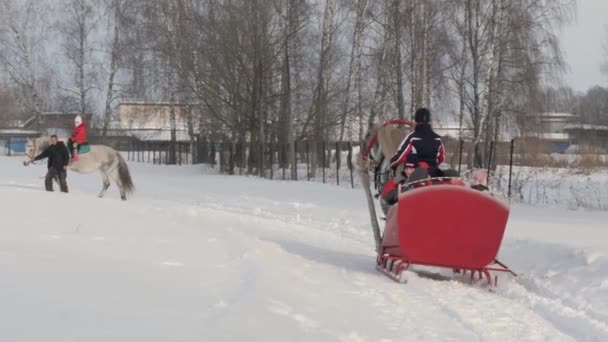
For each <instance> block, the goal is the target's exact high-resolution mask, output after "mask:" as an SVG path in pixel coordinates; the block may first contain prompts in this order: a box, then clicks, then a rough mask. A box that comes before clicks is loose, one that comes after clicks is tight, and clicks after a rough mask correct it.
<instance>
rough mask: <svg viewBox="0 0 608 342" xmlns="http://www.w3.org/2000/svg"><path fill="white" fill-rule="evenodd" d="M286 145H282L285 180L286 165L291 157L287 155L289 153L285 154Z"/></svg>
mask: <svg viewBox="0 0 608 342" xmlns="http://www.w3.org/2000/svg"><path fill="white" fill-rule="evenodd" d="M285 147H286V146H285V144H282V145H281V155H282V156H283V165H282V166H283V180H285V165H287V163H288V161H287V160H288V159H289V157H287V154H285Z"/></svg>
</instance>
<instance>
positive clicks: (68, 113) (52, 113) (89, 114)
mask: <svg viewBox="0 0 608 342" xmlns="http://www.w3.org/2000/svg"><path fill="white" fill-rule="evenodd" d="M79 114H80V112H42V113H40V115H42V116H51V115H66V116H67V115H69V116H76V115H79ZM85 116H93V114H91V113H86V114H85Z"/></svg>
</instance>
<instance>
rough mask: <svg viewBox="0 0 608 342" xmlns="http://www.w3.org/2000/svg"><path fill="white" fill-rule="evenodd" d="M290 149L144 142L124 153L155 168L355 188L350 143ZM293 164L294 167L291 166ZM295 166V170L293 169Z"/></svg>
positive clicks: (264, 145)
mask: <svg viewBox="0 0 608 342" xmlns="http://www.w3.org/2000/svg"><path fill="white" fill-rule="evenodd" d="M291 148H292V146H290V145H281V144H267V143H257V144H255V143H253V144H252V143H229V142H209V141H201V142H196V143H191V142H186V143H185V142H177V143H171V142H146V141H137V140H134V141H131V142H130V143H129V144H128V146H127V150H126V151H124V150H123V152H124V153H126V155H127V158H128V160H129V161H132V162H141V163H151V164H155V165H188V164H208V165H211V166H214V167H217V168H218V170H219V172H221V173H225V174H230V175H256V176H259V177H263V178H269V179H282V180H304V179H305V180H313V179H315V180H319V181H322V182H324V183H325V182H330V181H331V182H332V183H335V184H338V185H340V184H341V183H343V184H344V183H348V184H350V186H352V187H354V186H355V179H354V176H353V172H354V170H353V150H354V149H355V148H357V146H355V144H353V143H351V142H343V143H336V142H331V143H327V142H321V143H313V142H310V141H304V142H297V143H294V145H293V149H294V151H295V154H294V156H295V160H293V161H290V160H288V159H289V155H290V153H289V151H290V150H291ZM294 163H295V164H294ZM293 165H295V167H293Z"/></svg>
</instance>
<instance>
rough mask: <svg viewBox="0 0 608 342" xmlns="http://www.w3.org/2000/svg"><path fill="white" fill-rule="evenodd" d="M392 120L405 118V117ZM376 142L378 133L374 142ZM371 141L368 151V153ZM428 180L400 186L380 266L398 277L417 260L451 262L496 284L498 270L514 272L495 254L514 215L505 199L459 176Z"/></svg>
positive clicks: (445, 264)
mask: <svg viewBox="0 0 608 342" xmlns="http://www.w3.org/2000/svg"><path fill="white" fill-rule="evenodd" d="M403 121H404V122H401V121H399V120H393V121H390V122H389V123H387V124H395V123H406V124H409V125H411V123H410V122H409V121H406V120H403ZM375 142H376V137H375V135H374V136H373V137H372V140H371V141H370V144H374V143H375ZM370 150H371V147H368V148H367V149H366V150H365V151H364V157H367V156H368V155H369V152H370ZM424 183H425V186H422V187H417V188H413V189H411V190H408V191H401V188H400V190H399V194H398V201H397V203H396V204H394V205H392V206H391V207H390V208H388V211H387V215H386V223H385V228H384V234H383V235H382V241H381V244H380V248H379V250H378V257H377V268H378V269H379V270H381V271H382V272H384V273H385V274H387V275H388V276H389V277H391V278H392V279H394V280H396V281H400V280H401V275H402V273H403V272H404V271H406V270H408V269H409V268H410V267H411V266H412V265H422V266H432V267H442V268H450V269H452V270H454V271H456V272H458V273H470V279H471V281H473V280H475V279H482V278H483V279H485V280H486V281H487V283H488V284H490V285H491V286H496V284H497V277H496V276H495V275H494V274H493V273H494V272H506V273H509V274H511V275H514V276H515V273H514V272H513V271H511V270H510V269H509V268H508V267H507V266H506V265H504V264H503V263H501V262H499V261H498V260H497V259H496V257H497V255H498V251H499V249H500V245H501V243H502V239H503V236H504V233H505V229H506V226H507V221H508V218H509V206H508V205H507V204H506V203H504V202H502V201H501V200H500V199H498V198H496V197H494V196H492V195H490V194H488V193H486V192H481V191H478V190H474V189H471V188H469V187H467V186H465V185H464V182H463V181H462V180H461V179H460V178H458V177H457V179H452V180H450V179H436V180H432V179H427V180H425V181H424Z"/></svg>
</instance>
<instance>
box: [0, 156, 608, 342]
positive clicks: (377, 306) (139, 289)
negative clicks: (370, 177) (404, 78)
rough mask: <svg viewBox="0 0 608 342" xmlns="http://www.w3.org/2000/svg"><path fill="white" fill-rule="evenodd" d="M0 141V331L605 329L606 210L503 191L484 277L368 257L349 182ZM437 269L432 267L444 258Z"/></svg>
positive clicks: (302, 335) (589, 332) (202, 337)
mask: <svg viewBox="0 0 608 342" xmlns="http://www.w3.org/2000/svg"><path fill="white" fill-rule="evenodd" d="M20 161H21V158H8V157H0V277H1V280H0V341H243V340H248V341H252V340H253V341H422V340H426V341H436V340H441V341H607V340H608V227H607V224H606V222H607V221H608V213H603V212H585V211H564V210H557V209H535V208H531V207H526V206H520V205H516V206H514V207H513V208H512V213H511V218H510V222H509V226H508V228H507V233H506V238H505V241H504V243H503V246H502V249H501V252H500V259H501V260H502V261H503V262H505V263H507V264H508V265H509V266H511V267H512V268H513V269H514V270H515V271H517V272H519V273H520V276H519V277H518V278H517V279H513V278H510V277H506V276H503V277H501V278H500V279H499V287H498V289H497V290H496V291H495V292H490V291H488V290H487V289H485V288H483V287H480V286H470V285H466V284H463V283H462V282H458V281H446V280H436V279H430V278H428V277H421V276H418V275H416V274H414V273H409V274H408V283H407V284H397V283H395V282H393V281H392V280H389V279H388V278H387V277H386V276H384V275H383V274H381V273H379V272H377V271H376V270H375V257H374V253H373V243H372V241H373V239H372V235H371V230H370V228H369V218H368V214H367V211H366V205H365V199H364V195H363V192H362V191H361V190H360V189H355V190H351V189H347V188H343V187H335V186H331V185H324V184H319V183H308V182H282V181H267V180H261V179H257V178H255V177H238V176H221V175H215V174H213V172H210V171H209V170H208V169H206V168H204V167H199V166H193V167H181V168H179V167H161V166H153V165H144V164H136V163H130V167H131V169H132V170H131V171H132V173H133V175H134V179H135V185H136V187H137V193H136V194H135V195H134V196H132V198H130V199H129V201H127V202H121V201H120V200H119V196H118V194H117V191H116V189H115V188H114V187H112V188H111V189H110V191H109V192H108V194H107V196H106V198H104V199H99V198H97V197H96V194H97V192H98V191H99V188H100V187H101V180H100V179H99V178H98V176H97V175H89V176H83V175H78V174H74V173H70V174H69V176H68V184H69V186H70V191H71V193H70V194H68V195H65V194H60V193H46V192H44V191H43V179H41V177H42V176H44V173H45V166H30V167H28V168H24V167H23V166H21V165H20ZM449 274H450V272H448V273H446V275H449Z"/></svg>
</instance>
